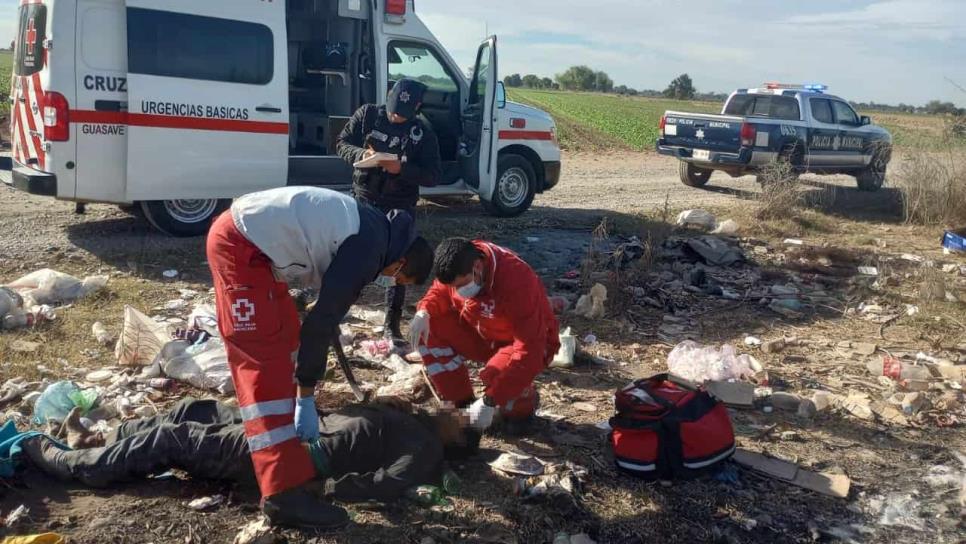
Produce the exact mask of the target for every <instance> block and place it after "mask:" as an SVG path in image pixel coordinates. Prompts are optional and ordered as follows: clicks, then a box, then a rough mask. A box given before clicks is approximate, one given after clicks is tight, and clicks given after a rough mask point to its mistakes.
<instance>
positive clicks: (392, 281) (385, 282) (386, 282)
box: [373, 275, 396, 289]
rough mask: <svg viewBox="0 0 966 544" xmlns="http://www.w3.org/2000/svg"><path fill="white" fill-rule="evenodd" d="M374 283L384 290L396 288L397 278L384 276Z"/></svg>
mask: <svg viewBox="0 0 966 544" xmlns="http://www.w3.org/2000/svg"><path fill="white" fill-rule="evenodd" d="M373 283H375V284H376V285H378V286H379V287H382V288H384V289H389V288H390V287H395V286H396V276H382V275H380V276H379V277H378V278H376V281H375V282H373Z"/></svg>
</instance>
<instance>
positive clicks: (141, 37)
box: [127, 8, 275, 85]
mask: <svg viewBox="0 0 966 544" xmlns="http://www.w3.org/2000/svg"><path fill="white" fill-rule="evenodd" d="M127 36H128V71H129V72H131V73H135V74H145V75H151V76H163V77H177V78H185V79H202V80H207V81H223V82H227V83H246V84H250V85H265V84H267V83H270V82H271V81H272V76H273V73H274V70H275V66H274V63H275V52H274V48H275V44H274V39H273V36H272V30H271V29H270V28H268V27H267V26H265V25H262V24H258V23H249V22H243V21H235V20H231V19H221V18H217V17H203V16H199V15H188V14H184V13H174V12H169V11H158V10H152V9H142V8H128V10H127Z"/></svg>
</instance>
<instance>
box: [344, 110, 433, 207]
mask: <svg viewBox="0 0 966 544" xmlns="http://www.w3.org/2000/svg"><path fill="white" fill-rule="evenodd" d="M369 147H371V148H372V149H374V150H375V151H377V152H380V153H392V154H395V155H397V156H398V157H399V159H400V161H402V163H403V164H402V170H401V171H400V172H399V174H398V175H393V174H389V173H388V172H386V171H385V170H383V169H381V168H366V169H356V170H355V172H354V173H353V175H352V191H353V193H354V194H355V196H356V198H359V199H361V200H364V201H367V202H370V203H372V204H373V205H375V206H377V207H379V208H382V209H409V208H414V207H415V206H416V201H417V200H419V188H420V187H434V186H436V185H437V184H438V183H439V179H440V176H441V174H442V166H441V164H440V157H439V142H438V141H437V139H436V133H435V132H433V128H432V126H430V124H429V121H427V120H426V119H425V118H424V117H422V116H421V115H417V116H416V117H415V118H414V119H410V120H409V121H407V122H405V123H401V124H395V123H392V122H391V121H389V118H388V116H387V115H386V107H385V106H376V105H374V104H368V105H365V106H362V107H361V108H359V109H358V110H357V111H356V112H355V114H354V115H353V116H352V118H351V119H349V122H348V123H347V124H346V126H345V128H344V129H343V130H342V133H341V134H339V140H338V150H339V156H340V157H342V158H343V159H344V160H346V161H347V162H349V163H350V164H353V163H356V162H359V161H361V160H362V156H363V155H364V154H365V152H366V149H367V148H369Z"/></svg>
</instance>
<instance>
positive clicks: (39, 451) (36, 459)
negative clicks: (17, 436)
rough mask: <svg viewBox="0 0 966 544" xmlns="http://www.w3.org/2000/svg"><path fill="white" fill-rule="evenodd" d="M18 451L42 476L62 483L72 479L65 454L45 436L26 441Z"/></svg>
mask: <svg viewBox="0 0 966 544" xmlns="http://www.w3.org/2000/svg"><path fill="white" fill-rule="evenodd" d="M20 449H21V450H22V451H23V453H24V455H26V456H27V459H30V462H31V463H33V465H34V466H35V467H37V469H39V470H40V471H41V472H43V473H44V474H47V475H48V476H52V477H54V478H57V479H58V480H63V481H69V480H71V479H72V478H73V474H72V473H71V471H70V466H69V465H68V464H67V456H66V453H67V452H65V451H64V450H62V449H60V448H58V447H57V445H56V444H55V443H54V441H53V440H51V439H49V438H47V437H46V436H37V437H34V438H28V439H26V440H24V441H23V442H21V443H20Z"/></svg>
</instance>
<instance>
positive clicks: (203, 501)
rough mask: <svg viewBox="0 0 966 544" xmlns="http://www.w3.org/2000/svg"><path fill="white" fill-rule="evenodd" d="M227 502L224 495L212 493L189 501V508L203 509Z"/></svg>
mask: <svg viewBox="0 0 966 544" xmlns="http://www.w3.org/2000/svg"><path fill="white" fill-rule="evenodd" d="M223 502H225V497H224V495H212V496H210V497H201V498H200V499H195V500H193V501H191V502H189V503H188V508H190V509H192V510H197V511H199V512H200V511H202V510H208V509H209V508H214V507H215V506H218V505H219V504H221V503H223Z"/></svg>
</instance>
